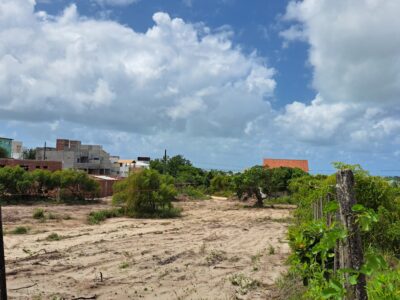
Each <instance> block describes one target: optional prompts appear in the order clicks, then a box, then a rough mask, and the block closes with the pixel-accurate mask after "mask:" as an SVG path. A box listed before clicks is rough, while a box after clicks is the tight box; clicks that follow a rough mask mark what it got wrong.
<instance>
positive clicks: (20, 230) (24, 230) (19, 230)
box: [11, 226, 29, 234]
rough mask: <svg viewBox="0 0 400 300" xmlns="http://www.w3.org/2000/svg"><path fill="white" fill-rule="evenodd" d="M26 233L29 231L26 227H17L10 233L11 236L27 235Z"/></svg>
mask: <svg viewBox="0 0 400 300" xmlns="http://www.w3.org/2000/svg"><path fill="white" fill-rule="evenodd" d="M28 231H29V228H28V227H25V226H18V227H16V228H15V229H14V230H13V231H11V233H13V234H27V233H28Z"/></svg>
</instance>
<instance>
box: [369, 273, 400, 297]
mask: <svg viewBox="0 0 400 300" xmlns="http://www.w3.org/2000/svg"><path fill="white" fill-rule="evenodd" d="M367 291H368V299H371V300H381V299H385V300H398V299H400V269H394V270H390V269H384V270H380V271H378V272H376V273H375V274H373V276H372V277H371V279H370V280H369V281H368V284H367Z"/></svg>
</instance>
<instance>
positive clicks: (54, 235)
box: [46, 233, 62, 241]
mask: <svg viewBox="0 0 400 300" xmlns="http://www.w3.org/2000/svg"><path fill="white" fill-rule="evenodd" d="M61 238H62V237H61V236H59V235H58V234H57V233H51V234H49V235H48V236H47V237H46V240H47V241H59V240H61Z"/></svg>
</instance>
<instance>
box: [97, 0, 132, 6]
mask: <svg viewBox="0 0 400 300" xmlns="http://www.w3.org/2000/svg"><path fill="white" fill-rule="evenodd" d="M92 1H94V2H97V3H98V4H99V5H101V6H127V5H131V4H133V3H136V2H139V1H140V0H92Z"/></svg>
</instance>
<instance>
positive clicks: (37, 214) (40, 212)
mask: <svg viewBox="0 0 400 300" xmlns="http://www.w3.org/2000/svg"><path fill="white" fill-rule="evenodd" d="M32 217H33V218H34V219H36V220H44V219H45V214H44V209H43V208H36V209H35V211H34V212H33V215H32Z"/></svg>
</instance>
